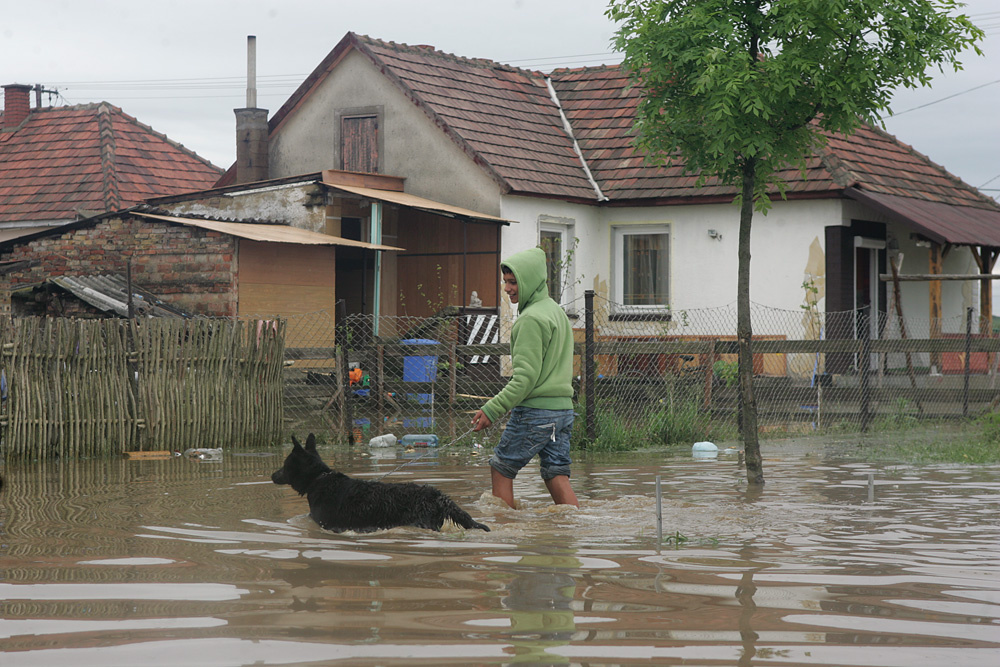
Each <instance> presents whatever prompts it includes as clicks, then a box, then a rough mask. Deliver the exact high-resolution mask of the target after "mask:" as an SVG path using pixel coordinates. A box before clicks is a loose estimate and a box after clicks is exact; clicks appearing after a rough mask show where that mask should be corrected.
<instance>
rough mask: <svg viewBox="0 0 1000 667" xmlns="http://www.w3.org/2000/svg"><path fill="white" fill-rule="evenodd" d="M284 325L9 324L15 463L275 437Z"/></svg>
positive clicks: (6, 449) (7, 418)
mask: <svg viewBox="0 0 1000 667" xmlns="http://www.w3.org/2000/svg"><path fill="white" fill-rule="evenodd" d="M284 327H285V324H284V322H283V321H269V322H263V321H261V322H248V321H230V320H210V319H204V320H180V319H176V320H175V319H159V318H157V319H144V320H131V321H130V320H118V319H108V320H71V319H57V318H48V319H34V318H17V319H11V318H6V319H4V320H2V321H0V433H2V441H0V452H2V453H3V455H4V456H5V457H7V458H8V459H12V460H13V459H48V458H52V457H56V456H59V457H67V456H68V457H76V456H103V455H108V454H120V453H123V452H127V451H137V450H150V449H156V450H184V449H187V448H189V447H241V446H260V445H270V444H273V443H275V442H277V441H278V440H279V439H280V438H281V435H282V423H283V422H282V403H283V400H282V399H283V392H282V381H281V369H282V363H283V355H284V331H285V328H284Z"/></svg>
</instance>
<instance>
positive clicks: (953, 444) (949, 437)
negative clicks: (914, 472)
mask: <svg viewBox="0 0 1000 667" xmlns="http://www.w3.org/2000/svg"><path fill="white" fill-rule="evenodd" d="M857 453H858V454H859V455H860V456H861V457H863V458H865V459H867V460H871V461H898V462H903V463H914V464H921V463H964V464H993V463H1000V417H997V416H996V415H988V416H987V418H980V419H978V420H974V421H969V422H964V423H960V424H955V423H948V424H923V425H921V426H915V427H908V428H897V429H896V430H891V429H890V430H887V431H884V432H876V433H875V434H874V435H869V436H866V437H865V438H864V441H863V442H862V443H861V446H860V447H858V450H857Z"/></svg>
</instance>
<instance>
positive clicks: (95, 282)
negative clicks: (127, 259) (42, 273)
mask: <svg viewBox="0 0 1000 667" xmlns="http://www.w3.org/2000/svg"><path fill="white" fill-rule="evenodd" d="M46 282H48V283H51V284H54V285H58V286H59V287H61V288H62V289H64V290H66V291H67V292H70V293H71V294H73V295H74V296H76V297H77V298H78V299H80V300H81V301H85V302H86V303H89V304H90V305H91V306H93V307H94V308H97V309H98V310H101V311H103V312H106V313H114V314H115V315H118V316H120V317H128V294H129V289H128V280H127V279H126V278H125V276H122V275H118V274H108V275H99V276H58V277H55V278H49V279H48V280H47V281H46ZM132 306H133V310H134V312H135V314H136V315H137V316H138V317H191V314H190V313H187V312H185V311H183V310H181V309H179V308H175V307H174V306H171V305H170V304H168V303H167V302H166V301H163V300H162V299H160V298H159V297H157V296H156V295H154V294H153V293H151V292H147V291H146V290H144V289H141V288H139V287H136V286H135V285H133V286H132Z"/></svg>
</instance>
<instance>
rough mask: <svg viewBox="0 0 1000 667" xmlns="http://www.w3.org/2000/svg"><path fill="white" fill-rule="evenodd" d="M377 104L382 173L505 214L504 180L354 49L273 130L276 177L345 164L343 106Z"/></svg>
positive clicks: (439, 196) (421, 191) (424, 192)
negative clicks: (342, 160)
mask: <svg viewBox="0 0 1000 667" xmlns="http://www.w3.org/2000/svg"><path fill="white" fill-rule="evenodd" d="M373 107H374V108H377V109H378V111H379V113H380V122H379V133H380V134H381V142H380V146H381V151H380V155H379V161H380V165H379V166H380V172H381V173H383V174H389V175H392V176H400V177H403V178H405V179H406V181H405V188H406V191H407V192H408V193H410V194H414V195H418V196H420V197H426V198H428V199H433V200H435V201H441V202H445V203H448V204H453V205H456V206H462V207H465V208H469V209H472V210H474V211H479V212H481V213H486V214H489V215H498V214H499V213H500V187H499V185H498V184H497V183H496V182H495V181H494V180H493V179H492V178H490V177H489V176H488V175H487V174H486V172H484V171H483V170H482V169H481V168H479V167H478V166H477V165H476V164H475V163H474V162H473V161H472V160H471V159H470V158H469V157H468V156H467V155H466V154H465V153H464V152H463V151H462V150H461V149H460V148H459V147H458V145H457V144H456V143H455V142H454V141H452V140H451V139H450V138H448V137H447V136H446V135H445V134H444V132H443V131H442V130H441V129H440V128H438V127H437V126H436V125H435V124H434V123H433V122H432V121H431V120H430V118H428V117H427V115H426V114H425V113H424V112H423V111H422V110H421V109H419V108H418V107H417V106H416V105H415V104H414V103H413V102H411V101H410V100H409V99H407V98H406V96H405V95H403V93H402V92H401V91H400V90H399V88H397V87H396V86H395V85H394V84H393V83H391V82H390V81H389V80H388V79H386V77H385V76H384V75H383V74H382V73H380V72H379V71H378V70H377V69H376V68H375V67H374V66H373V65H372V63H371V61H370V60H368V59H367V58H366V57H364V56H362V55H360V54H358V53H357V52H356V51H351V52H349V53H348V54H347V55H346V56H345V57H344V59H343V61H341V62H340V63H339V64H338V65H337V67H336V68H335V69H334V71H333V72H331V73H330V74H329V75H328V76H327V77H326V78H325V79H324V80H323V81H322V83H320V85H319V88H317V89H316V90H315V91H313V93H312V94H311V95H310V96H309V97H308V98H307V99H306V100H305V101H304V102H303V103H302V105H301V106H300V107H299V109H297V110H296V112H295V113H294V114H292V115H291V116H290V117H289V118H288V120H287V121H286V122H285V123H284V124H283V125H282V126H281V127H280V128H279V130H278V131H277V132H276V133H274V134H273V135H272V139H271V144H270V152H269V157H268V159H269V160H270V172H271V177H272V178H281V177H285V176H294V175H296V174H305V173H310V172H316V171H320V170H323V169H332V168H337V167H338V166H339V165H338V155H339V151H340V146H339V131H338V123H339V116H338V111H343V110H349V109H364V108H373Z"/></svg>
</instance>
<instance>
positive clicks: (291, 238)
mask: <svg viewBox="0 0 1000 667" xmlns="http://www.w3.org/2000/svg"><path fill="white" fill-rule="evenodd" d="M362 189H364V188H362ZM378 192H381V190H378ZM133 215H136V216H139V217H142V218H150V219H153V220H164V221H166V222H174V223H177V224H179V225H188V226H190V227H200V228H201V229H208V230H211V231H213V232H219V233H222V234H229V235H230V236H238V237H239V238H242V239H248V240H250V241H267V242H272V243H298V244H301V245H332V246H347V247H350V248H366V249H368V250H405V248H397V247H396V246H391V245H380V244H377V243H365V242H364V241H354V240H352V239H345V238H342V237H340V236H331V235H330V234H321V233H319V232H313V231H309V230H308V229H299V228H298V227H290V226H288V225H265V224H260V223H250V222H221V221H219V220H202V219H200V218H182V217H178V216H173V215H157V214H155V213H139V212H133Z"/></svg>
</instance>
